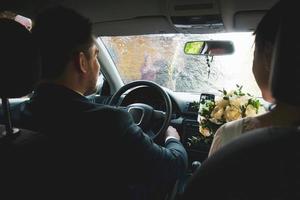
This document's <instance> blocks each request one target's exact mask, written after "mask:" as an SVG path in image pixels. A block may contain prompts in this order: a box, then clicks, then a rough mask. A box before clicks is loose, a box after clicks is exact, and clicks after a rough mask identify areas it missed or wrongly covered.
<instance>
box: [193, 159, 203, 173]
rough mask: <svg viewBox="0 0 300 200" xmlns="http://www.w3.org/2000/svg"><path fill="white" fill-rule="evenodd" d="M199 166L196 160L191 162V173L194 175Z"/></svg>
mask: <svg viewBox="0 0 300 200" xmlns="http://www.w3.org/2000/svg"><path fill="white" fill-rule="evenodd" d="M200 166H201V163H200V162H199V161H197V160H195V161H193V162H192V167H191V170H192V173H194V172H195V171H196V170H197V169H198V168H199V167H200Z"/></svg>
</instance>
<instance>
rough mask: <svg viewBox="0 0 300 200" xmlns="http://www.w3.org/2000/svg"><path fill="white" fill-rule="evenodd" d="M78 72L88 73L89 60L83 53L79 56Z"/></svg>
mask: <svg viewBox="0 0 300 200" xmlns="http://www.w3.org/2000/svg"><path fill="white" fill-rule="evenodd" d="M78 70H79V71H80V73H84V74H86V73H87V72H88V60H87V57H86V56H85V54H84V53H83V52H80V53H79V55H78Z"/></svg>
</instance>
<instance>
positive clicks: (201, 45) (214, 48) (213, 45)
mask: <svg viewBox="0 0 300 200" xmlns="http://www.w3.org/2000/svg"><path fill="white" fill-rule="evenodd" d="M233 52H234V47H233V43H232V42H231V41H216V40H207V41H190V42H187V43H185V45H184V53H185V54H187V55H208V56H222V55H229V54H232V53H233Z"/></svg>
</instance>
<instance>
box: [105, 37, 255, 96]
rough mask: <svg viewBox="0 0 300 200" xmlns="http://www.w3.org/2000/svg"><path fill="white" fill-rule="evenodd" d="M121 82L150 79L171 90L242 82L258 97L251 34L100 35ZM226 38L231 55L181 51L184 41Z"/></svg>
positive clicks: (213, 90) (208, 89)
mask: <svg viewBox="0 0 300 200" xmlns="http://www.w3.org/2000/svg"><path fill="white" fill-rule="evenodd" d="M101 39H102V41H103V42H104V44H105V46H106V48H107V49H108V51H109V53H110V55H111V56H112V58H113V60H114V63H115V65H116V67H117V69H118V71H119V73H120V76H121V78H122V80H123V82H124V83H128V82H130V81H133V80H140V79H144V80H150V81H154V82H156V83H158V84H160V85H161V86H164V87H167V88H169V89H171V90H173V91H175V92H189V93H213V94H216V95H217V94H220V92H219V90H223V89H227V90H231V89H235V88H236V85H237V84H238V85H242V86H243V89H244V90H245V91H247V92H248V93H250V94H252V95H254V96H257V97H260V96H261V93H260V90H259V88H258V86H257V84H256V82H255V79H254V76H253V74H252V60H253V50H254V36H253V35H252V33H250V32H244V33H218V34H205V35H203V34H156V35H138V36H113V37H101ZM203 39H205V40H207V39H213V40H230V41H232V42H233V44H234V49H235V52H234V53H233V54H231V55H224V56H214V57H206V56H199V55H186V54H184V51H183V49H184V45H185V42H187V41H195V40H203Z"/></svg>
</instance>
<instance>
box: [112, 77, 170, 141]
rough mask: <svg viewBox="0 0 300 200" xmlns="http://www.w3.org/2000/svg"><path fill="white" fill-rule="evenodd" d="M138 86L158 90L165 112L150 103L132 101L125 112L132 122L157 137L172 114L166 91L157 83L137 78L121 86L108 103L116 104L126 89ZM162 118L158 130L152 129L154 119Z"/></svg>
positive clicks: (164, 128)
mask: <svg viewBox="0 0 300 200" xmlns="http://www.w3.org/2000/svg"><path fill="white" fill-rule="evenodd" d="M138 86H148V87H151V88H153V89H154V90H155V92H158V93H159V94H160V95H161V96H162V97H163V99H164V103H165V107H166V112H163V111H159V110H155V109H153V107H151V106H150V105H147V104H144V103H134V104H130V105H128V106H127V107H126V110H127V112H129V113H130V114H131V116H132V117H133V120H134V122H135V123H136V124H137V125H138V126H139V127H141V128H142V130H143V131H144V132H145V133H146V134H147V135H149V136H150V137H151V138H152V139H156V138H158V137H159V136H160V135H161V134H163V133H164V132H165V131H166V130H167V128H168V126H169V123H170V120H171V115H172V103H171V99H170V97H169V95H168V94H167V92H166V91H165V90H164V89H162V88H161V87H160V86H159V85H158V84H156V83H154V82H151V81H144V80H138V81H133V82H130V83H128V84H126V85H124V86H123V87H121V88H120V89H119V90H118V91H117V92H116V93H115V94H114V95H113V96H112V98H111V100H110V101H109V105H112V106H118V105H117V104H118V103H119V100H120V97H121V95H122V94H124V93H125V92H126V91H128V90H130V89H133V88H135V87H138ZM161 119H163V123H162V125H161V127H160V129H159V130H158V131H156V132H155V131H154V130H153V127H152V126H151V125H152V123H153V122H155V120H161Z"/></svg>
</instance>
